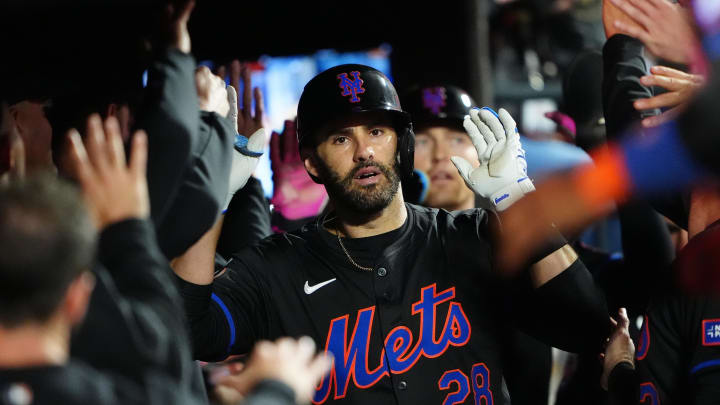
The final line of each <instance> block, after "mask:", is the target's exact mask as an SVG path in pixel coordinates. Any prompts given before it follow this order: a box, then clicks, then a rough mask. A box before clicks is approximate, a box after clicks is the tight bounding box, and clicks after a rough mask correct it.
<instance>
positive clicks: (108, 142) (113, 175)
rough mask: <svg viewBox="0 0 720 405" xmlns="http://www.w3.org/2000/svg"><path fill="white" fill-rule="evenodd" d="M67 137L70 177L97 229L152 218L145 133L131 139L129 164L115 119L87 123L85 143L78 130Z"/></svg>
mask: <svg viewBox="0 0 720 405" xmlns="http://www.w3.org/2000/svg"><path fill="white" fill-rule="evenodd" d="M68 138H69V141H70V145H69V146H70V148H69V151H68V152H67V154H68V155H69V156H67V159H68V161H69V162H70V164H71V166H70V171H71V175H72V176H73V177H74V178H75V179H76V180H77V181H78V182H79V183H80V187H81V188H82V192H83V197H84V198H85V201H86V202H87V204H88V208H89V210H90V213H91V216H92V217H93V219H94V220H95V224H96V226H97V227H98V229H100V230H102V229H103V228H105V227H106V226H108V225H110V224H113V223H115V222H119V221H122V220H125V219H132V218H141V219H142V218H147V217H148V216H149V215H150V197H149V196H148V187H147V178H146V177H145V171H146V166H147V135H145V132H144V131H137V132H136V133H135V135H134V136H133V138H132V151H131V152H130V162H129V163H127V162H126V160H125V147H124V146H123V143H122V135H121V133H120V126H119V125H118V122H117V120H116V119H115V117H109V118H108V119H106V120H105V123H104V124H103V122H102V120H101V119H100V116H98V115H97V114H93V115H91V116H90V118H88V121H87V130H86V134H85V142H84V143H83V140H82V139H81V138H80V134H79V133H78V132H77V130H75V129H71V130H70V131H69V133H68Z"/></svg>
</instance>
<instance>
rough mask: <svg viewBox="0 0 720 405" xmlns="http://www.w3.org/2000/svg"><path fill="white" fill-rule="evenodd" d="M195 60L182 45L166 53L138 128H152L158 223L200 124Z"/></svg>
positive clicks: (151, 77)
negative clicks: (184, 51) (181, 49)
mask: <svg viewBox="0 0 720 405" xmlns="http://www.w3.org/2000/svg"><path fill="white" fill-rule="evenodd" d="M194 70H195V60H194V59H193V57H192V56H191V55H188V54H185V53H183V52H180V51H179V50H177V49H168V50H166V51H164V52H162V53H161V54H160V55H159V56H158V57H157V58H156V60H155V61H154V62H153V64H152V65H151V67H150V69H149V72H148V86H147V88H146V92H145V96H144V98H145V100H144V102H143V105H142V106H141V108H140V110H139V111H138V117H137V127H139V128H142V129H145V131H146V132H147V133H148V169H147V175H148V185H149V190H150V200H151V201H152V206H151V209H152V218H153V221H154V222H155V223H156V224H157V223H160V222H161V221H162V220H163V219H164V218H165V215H166V214H167V209H168V208H169V205H170V203H171V202H172V201H173V200H174V198H175V196H176V194H177V189H178V187H179V185H180V180H181V179H182V176H183V174H184V172H185V167H186V166H187V164H188V163H189V162H190V152H191V150H192V149H193V145H194V142H196V141H197V140H196V138H197V136H198V135H197V132H198V129H199V125H200V118H199V109H198V101H197V91H196V89H195V80H194V76H193V75H194Z"/></svg>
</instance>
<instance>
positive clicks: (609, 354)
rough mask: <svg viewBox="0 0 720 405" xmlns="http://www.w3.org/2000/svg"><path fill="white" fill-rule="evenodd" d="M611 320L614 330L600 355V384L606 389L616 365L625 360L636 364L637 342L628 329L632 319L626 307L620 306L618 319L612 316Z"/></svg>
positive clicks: (633, 364)
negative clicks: (628, 315)
mask: <svg viewBox="0 0 720 405" xmlns="http://www.w3.org/2000/svg"><path fill="white" fill-rule="evenodd" d="M610 320H611V321H612V323H613V325H614V328H613V332H612V334H611V335H610V340H609V341H608V343H607V346H606V347H605V353H603V354H601V355H600V358H601V361H602V366H603V372H602V376H601V377H600V385H601V386H602V387H603V389H604V390H606V391H607V389H608V377H610V373H611V372H612V370H613V368H615V366H616V365H618V364H619V363H623V362H625V363H628V364H630V365H632V366H633V367H634V366H635V362H634V358H635V344H634V343H633V341H632V339H631V338H630V331H629V330H628V326H629V325H630V321H629V320H628V317H627V311H626V310H625V308H620V310H619V311H618V319H617V321H616V320H615V319H613V318H610Z"/></svg>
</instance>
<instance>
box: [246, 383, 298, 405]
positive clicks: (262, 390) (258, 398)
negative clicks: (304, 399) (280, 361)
mask: <svg viewBox="0 0 720 405" xmlns="http://www.w3.org/2000/svg"><path fill="white" fill-rule="evenodd" d="M243 405H295V391H293V389H292V388H290V387H289V386H288V385H287V384H285V383H282V382H280V381H276V380H264V381H261V382H260V384H258V385H257V386H256V387H255V388H254V389H253V391H252V392H251V393H250V395H248V397H247V398H245V401H243Z"/></svg>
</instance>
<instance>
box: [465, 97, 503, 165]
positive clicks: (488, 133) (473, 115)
mask: <svg viewBox="0 0 720 405" xmlns="http://www.w3.org/2000/svg"><path fill="white" fill-rule="evenodd" d="M480 111H481V110H480V109H479V108H473V109H471V110H470V119H472V122H473V123H474V124H475V126H476V127H477V128H478V130H479V131H480V133H481V134H482V136H483V138H484V139H485V143H486V144H487V148H486V149H485V153H484V155H483V156H479V157H480V161H481V162H482V161H488V160H490V153H491V152H492V150H493V148H494V147H495V144H496V143H497V139H496V138H495V135H494V134H493V132H492V130H491V129H490V127H488V126H487V125H486V124H485V123H484V122H483V121H482V119H481V118H480V115H479V114H480Z"/></svg>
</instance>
